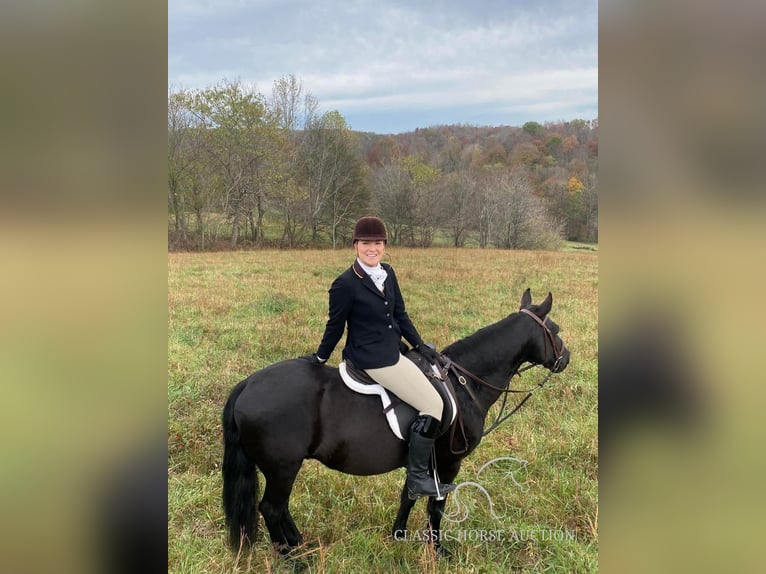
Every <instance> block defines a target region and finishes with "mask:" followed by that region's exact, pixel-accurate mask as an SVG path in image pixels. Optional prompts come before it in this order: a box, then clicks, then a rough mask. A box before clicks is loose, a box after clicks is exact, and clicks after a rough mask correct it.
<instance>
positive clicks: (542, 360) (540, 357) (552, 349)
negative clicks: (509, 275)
mask: <svg viewBox="0 0 766 574" xmlns="http://www.w3.org/2000/svg"><path fill="white" fill-rule="evenodd" d="M551 307H553V295H551V294H550V293H548V297H546V298H545V301H543V302H542V303H540V304H539V305H534V304H533V303H532V295H531V294H530V292H529V289H527V290H526V291H524V294H523V295H522V296H521V305H520V306H519V310H520V311H521V314H522V315H527V316H528V317H529V320H530V321H534V322H535V323H537V325H538V326H537V327H536V328H537V330H538V331H539V336H535V337H534V341H535V344H536V349H535V355H536V357H535V358H534V359H533V362H536V363H539V364H541V365H543V366H544V367H546V368H547V369H550V370H551V371H552V372H554V373H560V372H561V371H563V370H564V369H566V367H567V365H568V364H569V349H567V348H566V346H565V345H564V341H562V340H561V337H559V335H558V332H559V326H558V325H557V324H556V323H554V322H553V320H551V318H550V317H548V314H549V313H550V312H551Z"/></svg>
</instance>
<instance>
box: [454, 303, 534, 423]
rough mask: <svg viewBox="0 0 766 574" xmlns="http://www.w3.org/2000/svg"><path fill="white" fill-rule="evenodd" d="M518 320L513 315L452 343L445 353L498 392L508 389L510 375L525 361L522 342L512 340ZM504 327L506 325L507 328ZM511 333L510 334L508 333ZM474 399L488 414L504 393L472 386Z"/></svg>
mask: <svg viewBox="0 0 766 574" xmlns="http://www.w3.org/2000/svg"><path fill="white" fill-rule="evenodd" d="M515 321H516V316H514V315H511V316H509V317H507V318H506V319H504V320H503V321H500V322H498V323H496V324H495V325H491V326H490V327H486V328H484V329H481V330H480V331H477V332H476V333H474V334H473V335H471V336H470V337H467V338H466V339H463V340H462V341H458V342H457V343H453V344H452V345H450V346H449V347H447V348H446V349H445V350H444V351H445V353H446V354H447V355H448V356H449V357H450V359H452V360H453V361H454V362H455V363H456V364H457V365H460V366H461V367H464V368H465V369H466V370H468V371H470V372H471V373H472V374H474V375H476V376H477V377H480V378H481V379H482V380H484V381H485V382H487V383H489V384H490V385H492V386H493V387H495V388H497V389H505V388H507V387H508V384H509V382H510V378H511V375H513V373H514V372H516V370H517V369H518V368H519V367H520V366H521V364H522V363H523V362H524V361H525V359H524V357H523V351H524V346H525V341H523V338H521V337H519V338H515V337H513V336H512V334H511V333H512V331H513V326H514V324H515ZM504 323H505V324H504ZM509 331H510V332H509ZM469 384H471V386H472V390H473V393H474V395H475V396H476V397H477V398H478V399H479V400H480V401H481V403H482V405H481V406H482V407H484V408H485V409H486V410H488V409H489V407H490V406H491V405H492V404H493V403H494V402H495V401H496V400H497V399H498V398H499V396H500V394H501V391H499V390H493V389H491V388H488V387H486V386H485V385H482V384H481V383H475V382H474V383H469Z"/></svg>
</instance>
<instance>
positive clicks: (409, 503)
mask: <svg viewBox="0 0 766 574" xmlns="http://www.w3.org/2000/svg"><path fill="white" fill-rule="evenodd" d="M415 502H416V501H415V500H411V499H410V497H409V495H408V494H407V482H406V481H405V483H404V488H402V494H401V496H400V497H399V512H397V514H396V520H394V528H393V530H392V532H391V535H392V536H393V537H394V540H406V539H407V519H408V518H409V517H410V512H411V511H412V507H413V506H415Z"/></svg>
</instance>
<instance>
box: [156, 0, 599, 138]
mask: <svg viewBox="0 0 766 574" xmlns="http://www.w3.org/2000/svg"><path fill="white" fill-rule="evenodd" d="M168 6H169V21H170V25H169V60H168V67H169V82H170V83H171V84H176V85H180V86H182V87H187V88H202V87H205V86H209V85H212V84H215V83H218V82H220V81H221V80H222V79H224V78H226V79H240V80H241V81H243V82H245V83H248V84H253V85H255V86H257V89H258V90H259V91H261V92H264V93H268V92H270V89H271V84H272V83H273V81H274V80H275V79H277V78H279V77H280V76H284V75H287V74H293V75H295V76H296V77H298V78H299V79H300V80H302V81H303V83H304V86H305V87H306V89H307V90H309V91H310V92H311V93H313V94H314V95H315V96H316V97H317V98H318V99H319V102H320V104H321V106H322V108H325V109H338V110H339V111H340V112H341V113H343V114H344V115H345V113H346V112H350V111H351V110H353V111H354V112H356V113H361V111H362V110H363V109H369V110H370V112H371V113H372V112H376V111H379V110H376V109H375V107H376V106H383V107H385V108H386V109H389V110H396V109H404V108H410V107H413V106H414V107H424V106H425V107H428V106H438V107H440V108H442V109H446V107H447V106H457V107H460V108H463V109H465V108H466V106H468V107H470V106H476V105H482V106H496V109H497V110H498V112H500V110H502V109H508V108H509V107H512V106H523V105H524V102H528V103H529V104H530V107H529V108H528V109H529V110H530V114H532V113H533V112H535V111H539V110H545V109H550V110H551V112H555V108H556V105H555V102H561V101H565V100H567V99H569V98H567V97H565V94H566V92H567V91H568V90H571V91H573V92H574V93H575V94H576V95H577V97H578V98H582V97H583V94H590V96H588V97H590V98H592V101H591V105H590V108H591V109H594V110H595V108H596V105H597V95H596V91H597V73H596V66H597V46H596V42H597V33H596V29H597V27H596V20H597V18H596V2H594V1H588V2H569V3H568V2H558V1H556V0H553V1H546V2H539V3H534V4H529V3H523V2H513V1H502V2H501V1H493V0H482V1H478V0H477V1H475V2H472V3H466V2H458V1H447V2H435V1H434V2H419V3H408V2H391V1H389V2H375V3H373V2H368V1H366V0H358V1H353V2H352V1H349V2H322V3H314V2H300V1H292V2H290V1H287V2H273V1H259V2H248V1H245V0H239V1H236V0H227V1H226V2H223V3H220V2H215V3H214V2H208V1H205V0H170V2H169V4H168ZM540 99H542V100H546V99H547V104H546V101H540ZM490 112H491V110H482V113H483V114H485V115H486V114H489V113H490ZM460 113H463V112H460V111H459V110H457V109H456V111H455V114H456V115H455V116H454V119H453V120H452V121H451V122H450V123H460V122H464V121H466V120H465V118H461V117H460V116H459V115H457V114H460ZM498 117H499V116H498ZM529 119H538V120H539V119H543V120H545V119H547V118H538V117H531V116H530V118H529ZM414 127H416V126H414V125H413V126H412V128H413V129H414ZM370 129H374V128H370Z"/></svg>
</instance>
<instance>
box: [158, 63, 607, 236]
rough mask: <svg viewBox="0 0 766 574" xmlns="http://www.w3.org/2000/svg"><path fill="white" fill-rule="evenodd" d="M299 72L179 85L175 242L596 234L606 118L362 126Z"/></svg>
mask: <svg viewBox="0 0 766 574" xmlns="http://www.w3.org/2000/svg"><path fill="white" fill-rule="evenodd" d="M318 110H319V102H318V100H317V99H316V98H315V97H314V96H313V95H312V94H311V93H309V92H308V91H306V90H305V88H304V86H303V83H302V82H301V81H300V80H299V79H297V78H296V77H295V76H284V77H282V78H280V79H278V80H276V81H275V82H274V84H273V86H272V91H271V93H270V94H269V95H268V96H266V95H263V94H260V93H258V92H256V91H254V90H252V89H249V88H247V87H245V86H243V85H242V84H241V83H240V82H229V81H224V82H221V83H220V84H219V85H216V86H214V87H211V88H207V89H204V90H193V91H187V90H180V89H179V90H173V89H171V90H170V91H169V94H168V213H169V229H168V242H169V247H170V248H172V249H210V248H215V247H220V246H222V244H224V242H225V244H226V245H228V246H230V247H233V248H236V247H238V246H278V247H286V248H290V247H304V246H332V247H337V246H341V245H347V244H348V242H349V240H350V234H351V229H352V227H353V223H354V221H356V219H357V218H358V217H359V216H361V215H365V214H369V213H373V214H376V215H378V216H380V217H382V218H383V219H384V220H385V221H386V224H387V225H388V227H389V234H390V236H391V237H390V240H391V242H392V243H394V244H399V245H411V246H422V247H427V246H430V245H433V244H434V243H435V242H438V243H444V242H449V244H451V245H454V246H458V247H459V246H463V245H466V242H471V243H472V244H477V245H479V246H481V247H497V248H503V249H555V248H557V247H558V246H559V245H560V244H561V241H562V239H569V240H573V241H587V242H595V241H598V198H597V192H596V188H597V175H596V174H597V167H598V121H597V120H590V121H588V120H579V119H578V120H573V121H569V122H561V123H551V124H540V123H537V122H532V121H530V122H527V123H526V124H524V125H523V126H522V127H510V126H500V127H477V126H467V125H456V126H435V127H428V128H424V129H417V130H415V131H414V132H409V133H406V134H397V135H379V134H371V133H364V132H355V131H353V130H352V129H351V128H350V127H349V126H348V125H347V124H346V121H345V119H344V118H343V116H342V115H341V114H340V113H338V112H337V111H330V112H325V113H319V111H318Z"/></svg>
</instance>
